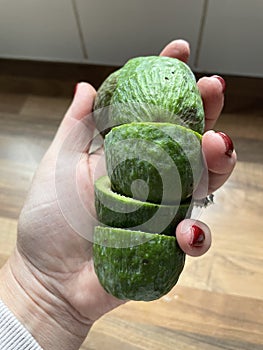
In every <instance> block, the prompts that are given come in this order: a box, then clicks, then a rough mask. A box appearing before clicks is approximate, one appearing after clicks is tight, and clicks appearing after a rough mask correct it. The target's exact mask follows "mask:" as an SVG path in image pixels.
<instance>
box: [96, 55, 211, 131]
mask: <svg viewBox="0 0 263 350" xmlns="http://www.w3.org/2000/svg"><path fill="white" fill-rule="evenodd" d="M117 72H118V73H116V72H115V73H114V74H116V75H114V76H109V77H108V78H107V79H106V80H105V82H104V83H103V84H102V85H101V87H100V88H99V90H98V94H97V98H96V101H95V104H94V110H96V109H98V108H101V107H106V106H109V105H110V108H108V111H109V114H108V117H107V118H108V121H109V124H108V126H109V125H110V126H111V127H113V126H116V125H121V124H125V123H131V122H146V121H157V122H169V123H174V124H180V125H184V126H186V127H188V128H190V129H192V130H195V131H197V132H198V133H200V134H202V133H203V132H204V110H203V104H202V98H201V95H200V93H199V90H198V88H197V85H196V79H195V76H194V74H193V73H192V71H191V69H190V68H189V67H188V66H187V65H186V64H185V63H183V62H181V61H180V60H178V59H175V58H170V57H160V56H149V57H136V58H133V59H131V60H129V61H128V62H127V63H126V64H125V65H124V66H123V67H122V68H120V69H119V70H118V71H117ZM105 95H106V96H108V97H107V98H106V99H105ZM103 118H104V116H103V114H101V115H100V113H98V114H97V115H96V116H95V121H96V124H97V125H100V127H101V125H102V124H103ZM105 122H106V120H105ZM108 126H107V127H108Z"/></svg>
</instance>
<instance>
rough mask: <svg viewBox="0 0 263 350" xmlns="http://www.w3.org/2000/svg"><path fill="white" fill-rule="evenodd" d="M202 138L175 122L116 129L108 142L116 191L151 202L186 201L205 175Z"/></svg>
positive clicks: (111, 177)
mask: <svg viewBox="0 0 263 350" xmlns="http://www.w3.org/2000/svg"><path fill="white" fill-rule="evenodd" d="M201 139H202V136H201V135H200V134H198V133H196V132H195V131H193V130H191V129H188V128H185V127H183V126H180V125H175V124H171V123H142V122H141V123H130V124H123V125H120V126H118V127H114V128H113V129H111V131H110V132H109V133H108V134H107V135H106V137H105V142H104V147H105V155H106V164H107V172H108V175H109V177H110V180H111V186H112V189H113V190H114V191H115V192H117V193H119V194H122V195H124V196H128V197H133V198H137V199H139V200H144V201H148V202H151V203H158V204H161V203H162V204H174V203H180V202H181V201H185V200H186V199H187V198H190V197H191V196H192V193H193V191H194V190H195V189H196V187H197V186H198V184H199V182H200V179H201V175H202V172H203V167H204V162H203V155H202V150H201Z"/></svg>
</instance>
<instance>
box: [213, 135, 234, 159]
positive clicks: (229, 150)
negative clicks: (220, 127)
mask: <svg viewBox="0 0 263 350" xmlns="http://www.w3.org/2000/svg"><path fill="white" fill-rule="evenodd" d="M217 134H219V135H220V136H221V137H222V139H223V141H224V143H225V146H226V151H225V155H227V156H228V157H231V155H232V153H233V151H234V145H233V141H232V140H231V138H230V137H229V136H228V135H227V134H225V133H224V132H221V131H219V132H218V133H217Z"/></svg>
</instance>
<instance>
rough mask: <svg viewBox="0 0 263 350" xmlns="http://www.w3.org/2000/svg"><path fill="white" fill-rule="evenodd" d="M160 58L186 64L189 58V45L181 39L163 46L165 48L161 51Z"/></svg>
mask: <svg viewBox="0 0 263 350" xmlns="http://www.w3.org/2000/svg"><path fill="white" fill-rule="evenodd" d="M160 56H167V57H172V58H178V59H179V60H181V61H183V62H185V63H187V61H188V59H189V56H190V45H189V43H188V42H187V41H186V40H183V39H176V40H173V41H171V42H170V43H169V44H168V45H166V46H165V48H164V49H163V50H162V51H161V53H160Z"/></svg>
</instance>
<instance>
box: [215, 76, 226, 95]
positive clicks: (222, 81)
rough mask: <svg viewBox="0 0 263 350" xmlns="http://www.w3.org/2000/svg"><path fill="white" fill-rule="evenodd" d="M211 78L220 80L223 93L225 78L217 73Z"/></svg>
mask: <svg viewBox="0 0 263 350" xmlns="http://www.w3.org/2000/svg"><path fill="white" fill-rule="evenodd" d="M212 78H216V79H218V80H219V81H220V83H221V85H222V92H223V93H224V92H225V91H226V82H225V79H223V78H222V77H220V76H219V75H213V76H212Z"/></svg>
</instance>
